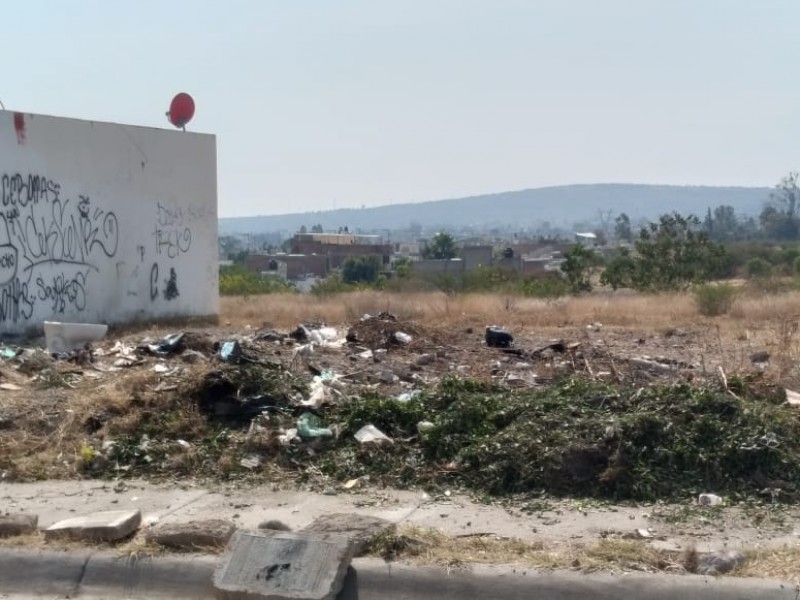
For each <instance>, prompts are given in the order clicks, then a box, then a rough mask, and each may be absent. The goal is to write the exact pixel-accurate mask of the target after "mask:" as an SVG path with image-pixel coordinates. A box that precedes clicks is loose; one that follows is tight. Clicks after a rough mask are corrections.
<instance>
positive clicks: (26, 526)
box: [0, 513, 39, 537]
mask: <svg viewBox="0 0 800 600" xmlns="http://www.w3.org/2000/svg"><path fill="white" fill-rule="evenodd" d="M38 524H39V516H38V515H34V514H31V513H12V514H8V515H0V537H11V536H15V535H25V534H26V533H33V532H34V531H36V526H37V525H38Z"/></svg>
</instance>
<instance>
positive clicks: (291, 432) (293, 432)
mask: <svg viewBox="0 0 800 600" xmlns="http://www.w3.org/2000/svg"><path fill="white" fill-rule="evenodd" d="M296 439H298V435H297V429H296V428H292V429H287V430H286V431H285V432H284V433H282V434H280V435H279V436H278V442H279V443H280V445H281V446H288V445H289V444H291V443H292V441H293V440H296Z"/></svg>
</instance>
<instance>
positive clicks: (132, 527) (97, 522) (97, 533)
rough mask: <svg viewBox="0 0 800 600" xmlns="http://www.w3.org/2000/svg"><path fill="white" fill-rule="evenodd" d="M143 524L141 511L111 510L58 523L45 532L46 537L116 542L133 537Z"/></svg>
mask: <svg viewBox="0 0 800 600" xmlns="http://www.w3.org/2000/svg"><path fill="white" fill-rule="evenodd" d="M141 524H142V513H141V511H138V510H110V511H104V512H96V513H91V514H88V515H85V516H81V517H72V518H71V519H64V520H63V521H58V522H57V523H53V524H52V525H50V527H48V528H47V529H45V530H44V536H45V538H48V539H49V538H58V537H67V538H70V539H75V540H86V541H106V542H115V541H118V540H121V539H124V538H126V537H128V536H129V535H131V534H132V533H133V532H135V531H136V530H137V529H139V525H141Z"/></svg>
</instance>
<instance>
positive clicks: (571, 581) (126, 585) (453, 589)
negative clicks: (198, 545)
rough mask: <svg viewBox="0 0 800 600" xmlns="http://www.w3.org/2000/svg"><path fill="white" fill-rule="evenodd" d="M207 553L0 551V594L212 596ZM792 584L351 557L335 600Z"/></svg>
mask: <svg viewBox="0 0 800 600" xmlns="http://www.w3.org/2000/svg"><path fill="white" fill-rule="evenodd" d="M215 566H216V561H215V560H213V559H212V558H209V557H197V556H196V557H181V558H178V557H157V558H153V559H150V558H145V559H138V560H131V559H129V558H120V557H119V556H114V555H111V554H102V553H98V554H89V553H76V554H71V553H69V554H68V553H63V552H49V551H48V552H43V551H37V552H31V551H20V550H9V549H5V550H1V549H0V594H2V597H3V598H9V599H17V600H20V599H29V598H30V599H32V598H48V599H49V600H55V599H57V598H64V599H66V598H70V599H76V598H77V599H97V598H103V599H109V598H120V599H123V598H124V599H128V600H136V599H143V600H144V599H147V600H159V599H165V600H166V599H170V600H180V599H183V598H187V599H189V598H191V599H192V600H204V599H209V600H210V599H212V598H215V595H214V590H213V587H212V584H211V581H212V573H213V570H214V568H215ZM797 596H798V590H797V589H796V588H795V587H794V586H790V585H784V584H781V583H780V582H775V581H768V580H744V579H714V578H706V577H700V576H695V575H684V576H677V575H646V576H644V575H626V576H611V575H582V574H579V573H563V572H560V573H558V572H557V573H541V572H533V571H527V572H521V571H519V570H513V569H511V568H509V567H476V568H472V569H468V570H449V571H448V570H445V569H444V568H435V567H425V568H421V567H412V566H407V565H391V566H388V565H386V564H385V563H384V562H383V561H380V560H376V559H357V560H355V561H354V562H353V565H352V568H351V570H350V572H349V573H348V578H347V581H346V582H345V588H344V590H343V591H342V593H341V594H340V595H339V597H338V598H339V600H411V599H414V600H425V599H430V600H449V599H452V600H462V599H464V598H502V599H503V600H530V599H532V598H535V599H541V600H585V599H586V598H592V599H593V600H674V599H675V598H678V597H680V598H685V599H687V600H689V599H691V600H753V599H754V598H758V599H759V600H796V598H797Z"/></svg>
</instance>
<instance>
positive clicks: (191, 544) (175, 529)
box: [145, 519, 236, 550]
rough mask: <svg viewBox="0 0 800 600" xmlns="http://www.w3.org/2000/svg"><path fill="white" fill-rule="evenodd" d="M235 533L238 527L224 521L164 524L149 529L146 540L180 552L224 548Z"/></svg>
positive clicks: (208, 520)
mask: <svg viewBox="0 0 800 600" xmlns="http://www.w3.org/2000/svg"><path fill="white" fill-rule="evenodd" d="M235 531H236V525H235V524H234V523H233V522H232V521H227V520H224V519H206V520H200V521H190V522H188V523H164V524H160V525H157V526H156V527H152V528H150V529H148V530H147V532H146V533H145V540H147V542H149V543H153V544H158V545H160V546H165V547H167V548H175V549H179V550H197V549H202V548H223V547H224V546H225V545H226V544H227V543H228V541H229V540H230V539H231V536H232V535H233V533H234V532H235Z"/></svg>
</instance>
